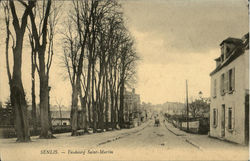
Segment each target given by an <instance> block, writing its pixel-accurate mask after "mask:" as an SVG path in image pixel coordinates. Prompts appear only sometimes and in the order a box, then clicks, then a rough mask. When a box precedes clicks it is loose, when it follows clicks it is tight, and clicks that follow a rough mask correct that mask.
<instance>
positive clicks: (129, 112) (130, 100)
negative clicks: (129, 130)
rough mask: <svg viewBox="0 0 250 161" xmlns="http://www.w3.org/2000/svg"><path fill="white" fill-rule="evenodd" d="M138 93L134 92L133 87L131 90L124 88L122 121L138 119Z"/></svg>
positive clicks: (139, 101)
mask: <svg viewBox="0 0 250 161" xmlns="http://www.w3.org/2000/svg"><path fill="white" fill-rule="evenodd" d="M140 103H141V100H140V95H139V94H136V93H135V89H134V88H133V89H132V92H130V91H127V90H126V89H125V93H124V121H125V122H130V121H132V120H133V121H135V120H138V121H139V120H140V118H139V117H140V116H139V113H140Z"/></svg>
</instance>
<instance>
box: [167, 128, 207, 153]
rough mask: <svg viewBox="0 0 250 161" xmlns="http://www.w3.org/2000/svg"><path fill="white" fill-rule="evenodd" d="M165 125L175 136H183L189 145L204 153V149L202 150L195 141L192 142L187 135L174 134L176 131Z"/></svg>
mask: <svg viewBox="0 0 250 161" xmlns="http://www.w3.org/2000/svg"><path fill="white" fill-rule="evenodd" d="M164 124H165V127H166V128H167V129H168V130H169V131H170V132H171V133H173V134H174V135H176V136H182V137H183V138H184V140H185V141H186V142H187V143H189V144H191V145H192V146H194V147H195V148H197V149H199V150H201V151H203V148H202V147H201V146H200V145H199V144H197V143H196V142H194V141H193V140H191V139H190V138H188V136H187V135H185V134H180V133H176V132H174V130H171V128H169V127H168V126H167V125H166V123H164ZM178 130H179V129H178Z"/></svg>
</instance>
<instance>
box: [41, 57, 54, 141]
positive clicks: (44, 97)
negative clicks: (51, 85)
mask: <svg viewBox="0 0 250 161" xmlns="http://www.w3.org/2000/svg"><path fill="white" fill-rule="evenodd" d="M39 56H40V55H39ZM40 60H41V59H39V62H40V63H39V64H40V74H39V75H40V115H41V133H40V138H44V139H47V138H50V137H51V133H50V132H49V131H50V124H49V107H48V103H49V100H48V99H49V90H48V79H47V77H46V75H45V66H44V68H43V67H42V63H41V62H42V61H40ZM42 60H44V59H42Z"/></svg>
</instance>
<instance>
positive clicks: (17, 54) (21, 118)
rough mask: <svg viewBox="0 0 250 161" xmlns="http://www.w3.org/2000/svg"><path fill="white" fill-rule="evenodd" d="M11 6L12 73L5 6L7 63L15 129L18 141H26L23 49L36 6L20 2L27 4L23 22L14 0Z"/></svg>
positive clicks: (27, 133)
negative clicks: (25, 34)
mask: <svg viewBox="0 0 250 161" xmlns="http://www.w3.org/2000/svg"><path fill="white" fill-rule="evenodd" d="M8 2H9V4H8V5H9V8H10V10H11V15H12V19H13V21H12V24H13V28H14V31H15V36H12V38H13V44H12V52H13V71H12V75H11V73H10V69H9V62H8V61H9V60H8V43H9V42H8V41H9V36H8V35H12V34H11V33H10V30H9V20H10V19H9V17H10V16H9V15H10V14H9V11H8V10H9V9H8V7H7V4H6V7H5V17H6V19H5V21H6V28H7V39H6V64H7V73H8V78H9V85H10V98H11V104H12V106H13V107H14V109H15V130H16V134H17V141H20V142H26V141H29V140H30V133H29V124H28V118H27V103H26V100H25V93H24V89H23V83H22V75H21V69H22V49H23V40H24V33H25V30H26V26H27V18H28V14H29V12H30V11H31V10H32V8H33V7H34V4H33V3H32V2H29V3H28V4H26V3H25V2H23V1H22V0H20V1H19V2H20V3H22V4H25V6H26V7H25V9H24V12H23V15H22V17H21V22H20V20H19V17H18V15H17V12H16V7H15V2H14V1H13V0H9V1H8Z"/></svg>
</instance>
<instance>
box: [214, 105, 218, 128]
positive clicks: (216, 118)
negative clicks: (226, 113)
mask: <svg viewBox="0 0 250 161" xmlns="http://www.w3.org/2000/svg"><path fill="white" fill-rule="evenodd" d="M215 120H216V124H215V125H216V126H218V109H217V108H216V117H215Z"/></svg>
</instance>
